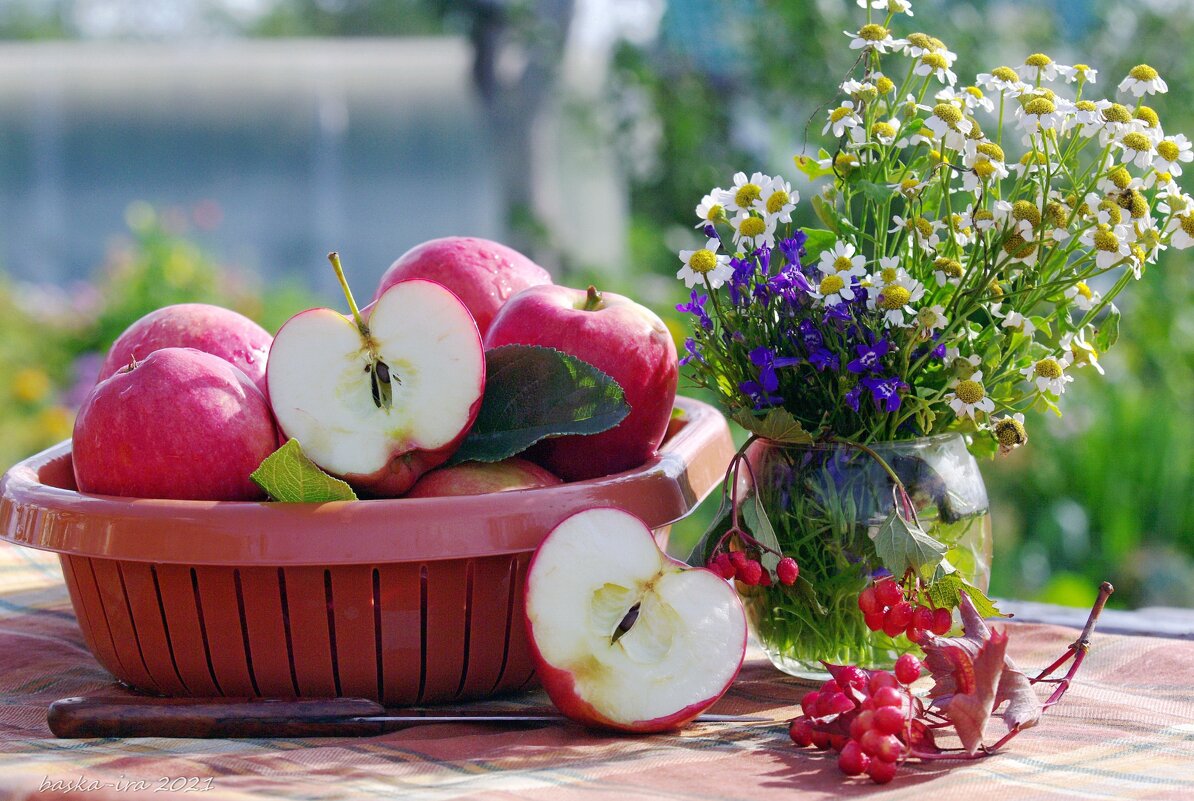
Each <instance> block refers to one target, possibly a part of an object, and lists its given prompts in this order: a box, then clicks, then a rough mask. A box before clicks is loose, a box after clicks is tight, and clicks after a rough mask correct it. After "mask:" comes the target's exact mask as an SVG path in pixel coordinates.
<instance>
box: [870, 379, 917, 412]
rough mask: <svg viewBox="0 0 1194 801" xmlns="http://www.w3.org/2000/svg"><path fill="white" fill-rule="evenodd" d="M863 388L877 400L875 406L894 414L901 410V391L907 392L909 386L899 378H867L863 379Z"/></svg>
mask: <svg viewBox="0 0 1194 801" xmlns="http://www.w3.org/2000/svg"><path fill="white" fill-rule="evenodd" d="M862 386H864V387H866V388H867V389H869V390H870V392H871V397H873V398H874V399H875V406H877V407H878V408H879V409H880V410H882V411H885V412H894V411H896V410H898V409H899V408H900V403H901V401H902V400H903V399H902V398H901V396H900V390H907V389H908V385H907V384H906V383H904V382H903V381H902V380H901V379H900V377H899V376H891V377H889V378H883V377H881V376H867V377H866V378H864V379H862Z"/></svg>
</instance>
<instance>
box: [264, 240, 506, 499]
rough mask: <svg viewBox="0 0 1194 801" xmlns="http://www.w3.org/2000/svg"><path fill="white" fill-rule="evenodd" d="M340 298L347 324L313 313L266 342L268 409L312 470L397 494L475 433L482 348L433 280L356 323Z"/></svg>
mask: <svg viewBox="0 0 1194 801" xmlns="http://www.w3.org/2000/svg"><path fill="white" fill-rule="evenodd" d="M333 263H334V264H335V265H336V267H337V273H338V274H339V275H342V272H341V271H340V270H339V262H338V259H335V260H333ZM345 288H346V295H348V296H349V297H350V301H349V305H350V306H351V307H352V316H345V315H343V314H340V313H339V312H336V311H333V310H332V309H310V310H308V311H305V312H301V313H299V314H297V315H295V316H294V317H292V318H290V320H288V321H287V322H286V323H285V325H283V326H282V328H281V330H279V331H278V333H277V335H276V336H275V337H274V342H273V345H272V347H271V348H270V353H269V363H268V365H267V367H266V382H267V385H268V387H269V396H270V402H271V404H272V405H273V409H274V415H275V416H276V417H277V419H278V425H279V427H280V428H281V429H282V432H283V433H284V434H285V435H286V436H287V437H290V438H292V439H297V440H298V441H299V443H300V444H301V445H302V446H303V451H304V452H305V453H306V454H307V455H308V456H309V457H310V458H311V460H312V461H314V462H315V463H316V464H317V465H319V466H320V467H321V468H323V469H324V470H326V471H327V472H329V473H332V474H334V475H337V476H340V477H342V478H343V479H344V480H345V481H347V482H349V483H350V484H352V485H353V486H354V487H356V488H357V489H360V490H362V491H364V492H366V493H369V494H373V495H379V496H396V495H400V494H402V493H403V492H405V491H406V490H408V489H409V488H410V487H411V486H412V485H413V484H414V483H415V481H417V480H418V478H419V476H421V475H422V474H423V473H425V472H427V471H428V470H430V469H432V468H433V467H436V466H438V465H440V464H443V463H444V462H445V461H447V459H448V457H449V456H451V454H452V452H453V451H454V450H455V449H456V447H457V446H458V445H459V443H460V441H461V440H462V439H463V438H464V436H465V435H466V434H467V433H468V430H469V428H470V427H471V426H472V424H473V420H474V419H475V418H476V416H477V411H478V410H479V409H480V406H481V396H482V394H483V392H484V389H485V353H484V350H483V348H482V346H481V337H480V335H479V334H478V332H477V325H476V323H474V322H473V318H472V316H471V315H470V314H469V312H468V309H466V308H465V307H464V304H463V303H461V302H460V301H459V300H458V299H457V298H456V296H455V295H453V294H452V293H451V292H449V291H448V290H447V289H444V288H443V287H442V286H440V285H439V284H436V283H433V282H431V281H423V280H411V281H403V282H401V283H398V284H394V285H393V286H392V287H390V288H389V289H387V290H386V291H385V292H383V293H382V294H381V296H380V297H378V298H377V300H376V301H375V302H374V303H373V304H371V305H370V306H369V307H367V308H366V309H365V310H364V311H363V312H359V311H358V310H357V308H356V304H355V302H353V301H352V300H351V293H348V292H347V285H346V284H345Z"/></svg>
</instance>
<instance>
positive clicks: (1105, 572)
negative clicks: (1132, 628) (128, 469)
mask: <svg viewBox="0 0 1194 801" xmlns="http://www.w3.org/2000/svg"><path fill="white" fill-rule="evenodd" d="M913 8H914V11H915V14H916V15H915V17H914V18H912V19H911V20H908V19H904V20H902V21H901V23H900V24H901V25H902V26H904V27H902V28H901V29H900V30H902V32H904V33H908V32H911V31H912V30H924V31H926V32H929V33H931V34H933V35H936V36H938V37H939V38H941V39H943V40H945V42H946V43H947V44H948V45H949V46H950V48H951V49H953V50H954V51H956V52H958V54H959V59H958V63H957V65H956V66H955V71H957V72H958V73H959V77H960V79H961V80H962V81H963V82H969V81H971V80H973V76H974V74H975V73H976V72H986V71H990V69H991V68H993V67H995V66H998V65H1000V64H1009V65H1012V66H1014V65H1017V64H1019V63H1020V62H1021V61H1022V60H1023V58H1024V57H1025V56H1026V55H1027V54H1029V53H1033V52H1038V51H1043V52H1046V53H1048V54H1050V55H1051V56H1053V58H1054V59H1056V60H1057V61H1060V62H1062V63H1067V64H1069V63H1075V62H1082V63H1088V64H1091V65H1093V66H1095V67H1097V68H1098V69H1099V70H1100V72H1099V78H1098V83H1097V85H1096V87H1095V89H1096V90H1101V91H1102V92H1104V93H1106V95H1108V96H1110V95H1111V94H1112V93H1113V91H1114V86H1115V84H1117V83H1118V81H1119V79H1120V78H1121V77H1122V76H1123V75H1124V74H1126V72H1127V70H1128V69H1129V68H1131V67H1132V66H1133V65H1134V64H1137V63H1139V62H1141V61H1147V62H1148V63H1150V64H1151V65H1152V66H1154V67H1156V68H1157V69H1158V70H1159V71H1160V72H1161V74H1162V76H1163V77H1165V79H1166V80H1167V81H1168V83H1169V87H1170V93H1169V94H1168V95H1165V96H1161V97H1159V98H1153V99H1152V101H1151V102H1152V105H1154V107H1155V108H1156V109H1157V110H1158V112H1159V113H1160V115H1161V119H1162V123H1163V125H1164V126H1165V128H1166V130H1167V131H1170V132H1177V131H1192V130H1194V104H1192V103H1191V102H1190V98H1191V96H1192V92H1194V83H1192V82H1191V81H1192V79H1194V54H1192V53H1191V51H1190V50H1189V48H1188V47H1186V46H1185V43H1186V42H1188V41H1190V39H1191V37H1192V36H1194V4H1190V3H1188V2H1185V0H1137V2H1135V3H1131V4H1125V3H1121V2H1111V0H1107V1H1106V2H1103V0H1034V2H1019V1H1018V0H991V1H990V2H986V1H984V0H973V2H959V1H958V0H913ZM861 14H862V11H861V10H860V9H859V8H857V6H856V5H855V2H854V0H815V1H813V0H809V2H790V1H789V0H670V2H664V0H468V2H447V0H442V1H438V2H432V1H431V0H400V1H395V0H160V1H159V2H148V0H51V1H45V0H0V102H4V101H5V100H7V102H5V107H6V108H8V109H10V112H11V113H10V114H8V115H6V117H4V118H0V143H2V144H3V145H4V147H0V206H3V208H4V209H5V214H4V215H0V259H2V260H3V263H2V264H0V268H2V269H3V270H4V271H5V275H6V277H5V278H4V279H3V280H2V281H0V462H2V463H3V464H4V465H8V464H11V463H12V462H14V461H15V460H17V459H19V458H21V457H23V456H25V455H27V454H29V453H31V452H33V451H36V450H38V449H40V448H42V447H44V446H46V445H48V444H51V443H53V442H55V441H58V440H60V439H62V438H64V437H66V436H68V435H69V432H70V425H71V419H72V414H73V409H74V407H75V406H77V404H78V403H79V401H80V400H81V398H82V394H83V393H85V392H86V390H87V388H88V387H89V386H90V383H91V381H93V376H94V371H95V369H96V367H97V361H98V358H99V354H102V352H103V350H104V349H105V348H106V347H107V345H108V344H109V343H110V342H111V340H112V339H113V338H114V337H115V336H116V335H117V334H118V333H119V332H120V331H121V330H122V329H123V328H124V327H125V326H126V325H127V324H128V323H129V322H131V321H132V320H134V319H136V318H137V317H139V316H140V315H142V314H144V313H145V312H147V311H149V310H151V309H154V308H157V307H159V306H162V305H165V304H167V303H173V302H180V301H184V300H185V301H208V302H215V303H221V304H224V305H228V306H230V307H232V308H235V309H238V310H240V311H242V312H244V313H246V314H248V315H249V316H251V317H254V318H255V319H257V320H259V321H260V322H262V323H263V324H264V325H265V326H266V327H268V328H270V329H271V330H274V329H276V328H277V326H278V325H279V324H280V323H281V322H282V321H283V320H285V319H286V317H288V316H289V315H290V314H291V313H293V312H295V311H298V310H300V309H302V308H305V307H306V306H309V305H311V304H313V303H315V302H317V301H319V302H331V303H335V302H336V298H335V296H334V294H332V288H333V285H332V283H331V276H330V274H329V273H327V271H326V269H325V268H324V266H323V254H324V253H326V252H327V250H329V249H331V248H338V249H340V250H341V251H342V252H344V253H345V254H346V257H347V258H348V268H349V272H350V276H355V281H356V283H357V285H358V287H359V288H358V290H357V292H358V294H367V293H368V289H369V287H371V286H372V282H373V281H374V280H376V277H377V276H378V275H380V273H381V271H382V270H384V269H385V267H386V266H387V265H388V263H389V261H390V260H392V259H393V258H396V257H397V256H398V255H399V254H400V253H401V252H402V250H405V249H406V248H407V247H410V246H413V245H415V244H417V243H418V242H419V241H421V240H422V239H426V238H429V237H431V236H441V235H446V234H450V233H462V234H474V235H481V236H489V237H492V238H497V239H501V240H503V241H506V242H508V243H510V244H513V245H515V246H517V247H520V248H522V249H524V250H526V251H527V252H529V253H530V254H531V255H533V256H534V257H535V258H536V259H537V260H539V261H540V262H541V263H543V264H544V265H545V266H547V267H549V268H550V269H551V270H552V271H553V273H554V274H555V275H556V278H557V280H558V281H559V282H561V283H567V284H573V285H584V284H585V283H586V282H589V281H594V282H597V283H599V284H600V285H601V286H603V287H604V288H607V289H612V290H615V291H620V292H623V293H625V294H629V295H631V296H634V297H636V298H637V299H639V300H641V301H642V302H644V303H647V304H648V305H650V306H652V307H654V308H655V309H656V310H658V311H659V312H660V313H661V314H662V315H664V316H665V317H666V318H667V319H668V322H669V324H670V325H672V327H673V330H674V332H675V333H676V335H677V338H678V339H681V340H682V338H683V326H684V322H683V321H682V320H681V319H680V318H679V315H677V314H676V313H675V312H674V311H673V310H672V309H673V306H674V304H675V303H676V302H677V301H678V300H680V299H681V298H682V297H683V294H682V292H681V289H682V287H681V285H680V284H679V282H677V281H675V280H674V279H673V278H672V276H673V275H674V272H675V270H676V268H677V267H678V266H679V263H678V261H677V259H676V257H675V255H674V252H675V250H677V249H678V248H680V247H683V246H687V245H689V244H690V243H691V242H692V241H694V240H695V232H693V230H692V228H691V223H690V219H691V218H692V209H693V207H694V206H695V205H696V203H697V201H699V200H700V198H701V196H702V195H703V194H704V193H705V192H707V191H708V190H709V189H710V188H711V187H713V186H715V185H721V184H725V183H727V182H729V181H730V176H731V175H732V173H733V172H735V171H737V170H746V171H747V172H750V171H753V170H763V171H769V172H779V173H782V174H784V175H785V176H786V177H788V178H790V179H795V178H796V175H795V174H794V173H795V171H794V169H792V162H791V157H792V156H793V155H794V154H796V153H799V152H802V151H804V152H815V148H816V145H817V144H819V140H818V139H817V133H818V132H819V129H820V118H819V112H818V109H820V107H821V106H822V105H823V104H826V103H828V102H830V101H832V100H833V97H834V94H835V88H836V85H837V84H838V83H839V82H840V80H841V78H842V76H843V75H844V74H845V72H846V71H847V69H848V68H849V67H850V65H851V63H852V60H853V59H852V57H851V54H850V51H848V50H847V47H846V46H847V43H848V40H847V39H846V37H844V36H843V35H842V31H844V30H848V29H856V28H857V27H858V25H859V20H860V19H861ZM159 62H160V64H161V65H162V68H161V69H160V70H157V69H155V65H157V64H158V63H159ZM47 65H49V66H47ZM146 98H148V99H146ZM813 115H818V116H817V118H816V121H815V122H814V124H813V125H812V126H807V123H808V121H809V119H810V117H813ZM806 126H807V127H808V133H809V136H810V137H811V139H808V138H806V133H805V132H806ZM810 146H811V147H810ZM794 183H796V185H797V186H798V187H799V188H801V189H802V190H804V191H805V194H806V195H807V186H804V185H801V184H800V183H799V182H795V181H794ZM806 220H808V221H810V222H811V219H809V218H806ZM1191 275H1192V265H1191V264H1190V256H1189V255H1188V254H1183V253H1177V252H1169V253H1167V254H1165V255H1164V256H1163V257H1162V259H1161V263H1160V264H1159V265H1158V266H1157V267H1155V268H1152V269H1151V270H1150V271H1149V273H1148V274H1146V275H1145V277H1144V280H1142V281H1141V282H1139V283H1138V284H1137V285H1135V286H1133V287H1132V288H1131V289H1130V292H1129V293H1128V295H1127V297H1126V298H1125V300H1124V302H1123V304H1122V306H1123V308H1124V324H1123V334H1122V337H1121V340H1120V342H1119V344H1118V345H1117V347H1116V348H1115V349H1114V350H1113V351H1112V352H1111V353H1110V354H1108V355H1107V356H1106V357H1105V359H1104V364H1105V366H1106V368H1107V376H1106V377H1105V378H1100V377H1098V376H1097V375H1095V374H1093V373H1091V371H1084V372H1083V373H1082V374H1081V375H1080V377H1079V379H1078V381H1077V382H1076V384H1075V386H1074V388H1073V390H1072V391H1071V392H1070V393H1067V396H1066V403H1065V404H1064V407H1063V408H1064V409H1065V411H1066V415H1065V417H1064V418H1062V419H1044V418H1033V419H1030V420H1029V432H1030V437H1031V441H1030V444H1029V446H1028V447H1027V448H1024V449H1022V450H1021V451H1019V452H1017V453H1016V454H1014V455H1013V456H1011V457H1009V458H1006V459H1000V460H997V461H995V462H993V463H988V464H984V466H983V467H984V474H985V476H986V478H987V483H988V487H989V490H990V493H991V496H992V501H993V504H994V514H995V530H996V544H995V553H996V557H995V567H994V579H993V587H992V589H993V591H994V593H995V594H997V595H1000V596H1004V597H1016V598H1023V599H1035V600H1044V601H1051V602H1056V603H1062V604H1072V605H1084V604H1087V603H1089V602H1090V601H1091V600H1092V599H1093V597H1094V594H1095V588H1096V587H1097V584H1098V582H1099V581H1101V580H1103V579H1109V580H1111V581H1113V582H1114V583H1115V585H1116V587H1117V592H1116V595H1115V596H1114V600H1115V602H1116V603H1117V604H1119V605H1121V606H1132V607H1139V606H1149V605H1167V606H1191V605H1194V525H1192V524H1194V491H1192V490H1194V487H1192V486H1191V474H1192V471H1191V468H1192V466H1194V433H1192V431H1194V428H1192V426H1191V423H1190V421H1191V420H1192V419H1194V316H1192V312H1194V305H1191V302H1190V301H1191V294H1192V290H1194V281H1192V278H1191ZM715 505H716V504H715V502H714V501H711V502H709V503H706V504H705V506H704V507H702V509H701V510H700V511H699V512H698V513H697V514H695V515H694V516H693V517H692V518H691V519H690V520H687V521H684V522H683V523H682V524H680V525H679V526H677V529H676V532H675V534H674V542H675V543H676V544H675V550H676V551H677V552H682V551H683V550H684V549H685V546H686V545H687V544H689V543H691V542H693V541H695V539H696V537H698V536H699V534H700V532H701V530H702V529H703V527H704V525H705V523H706V522H707V520H708V519H709V517H710V516H711V515H712V511H713V510H712V508H711V507H712V506H715Z"/></svg>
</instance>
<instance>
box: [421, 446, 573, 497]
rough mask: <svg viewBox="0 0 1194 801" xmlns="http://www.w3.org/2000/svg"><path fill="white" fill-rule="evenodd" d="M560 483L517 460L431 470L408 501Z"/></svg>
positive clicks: (545, 472) (544, 472)
mask: <svg viewBox="0 0 1194 801" xmlns="http://www.w3.org/2000/svg"><path fill="white" fill-rule="evenodd" d="M559 483H560V479H559V478H557V477H556V476H554V475H552V474H551V473H549V472H547V471H546V470H544V469H543V468H542V467H540V466H539V465H537V464H535V463H534V462H528V461H527V460H526V459H519V458H518V457H517V456H515V457H512V458H510V459H505V460H503V461H500V462H492V463H486V462H462V463H461V464H456V465H452V466H451V467H441V468H439V469H437V470H432V471H431V472H430V473H427V474H425V475H424V476H423V477H422V478H420V479H419V481H418V483H416V484H415V485H414V486H413V487H411V488H410V492H408V493H406V496H405V497H407V498H436V497H442V496H447V495H486V494H488V493H490V492H508V491H510V490H521V489H534V488H535V487H551V486H554V485H556V484H559Z"/></svg>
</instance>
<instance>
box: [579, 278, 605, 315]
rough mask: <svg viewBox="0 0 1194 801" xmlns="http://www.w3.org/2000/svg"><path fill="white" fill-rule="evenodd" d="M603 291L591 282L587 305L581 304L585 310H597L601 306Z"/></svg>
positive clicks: (586, 296)
mask: <svg viewBox="0 0 1194 801" xmlns="http://www.w3.org/2000/svg"><path fill="white" fill-rule="evenodd" d="M601 300H602V298H601V293H600V292H598V291H597V287H595V286H593V285H592V284H589V290H588V292H587V293H586V294H585V305H584V306H581V309H582V310H583V311H597V310H598V309H600V308H601Z"/></svg>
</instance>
